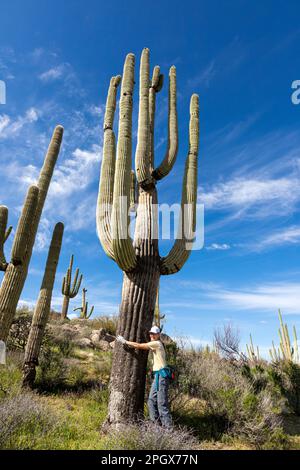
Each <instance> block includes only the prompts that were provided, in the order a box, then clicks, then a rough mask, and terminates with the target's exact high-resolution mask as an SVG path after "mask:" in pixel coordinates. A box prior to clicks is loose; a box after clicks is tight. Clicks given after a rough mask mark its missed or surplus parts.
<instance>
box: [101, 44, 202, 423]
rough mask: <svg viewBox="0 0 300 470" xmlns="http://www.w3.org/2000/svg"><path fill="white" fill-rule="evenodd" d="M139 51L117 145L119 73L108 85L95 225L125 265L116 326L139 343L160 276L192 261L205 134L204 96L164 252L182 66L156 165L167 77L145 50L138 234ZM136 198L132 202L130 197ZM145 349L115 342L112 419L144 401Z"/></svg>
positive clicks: (134, 412)
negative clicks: (162, 188) (163, 202)
mask: <svg viewBox="0 0 300 470" xmlns="http://www.w3.org/2000/svg"><path fill="white" fill-rule="evenodd" d="M134 65H135V57H134V55H133V54H128V55H127V57H126V60H125V64H124V70H123V77H122V85H121V96H120V112H119V133H118V143H117V149H116V143H115V134H114V131H113V122H114V114H115V109H116V95H117V88H118V85H119V84H120V81H121V77H120V76H116V77H113V78H112V79H111V81H110V86H109V90H108V96H107V102H106V112H105V117H104V145H103V159H102V167H101V176H100V184H99V194H98V202H97V214H96V219H97V232H98V236H99V239H100V242H101V244H102V247H103V249H104V251H105V252H106V254H107V255H108V256H109V257H110V258H112V259H113V260H114V261H115V262H116V263H117V264H118V265H119V267H120V268H121V269H122V271H123V272H124V280H123V290H122V303H121V306H120V315H119V321H118V328H117V333H118V334H120V335H123V336H124V337H125V338H126V339H128V340H131V341H137V342H144V341H145V340H147V331H148V330H149V329H150V327H151V325H152V320H153V314H154V306H155V299H156V293H157V288H158V283H159V277H160V275H167V274H172V273H175V272H177V271H179V270H180V269H181V268H182V266H183V265H184V263H185V262H186V260H187V258H188V256H189V253H190V250H191V247H192V241H193V238H194V231H195V227H196V196H197V160H198V158H197V156H198V140H199V122H198V121H199V116H198V115H199V109H198V96H197V95H192V98H191V102H190V127H189V149H188V155H187V159H186V165H185V173H184V178H183V189H182V200H181V205H182V209H183V210H182V211H181V218H180V222H179V229H178V236H177V238H176V241H175V244H174V246H173V248H172V249H171V251H170V253H169V254H168V255H167V256H165V257H163V258H161V257H160V255H159V249H158V239H157V238H158V237H157V224H158V214H157V191H156V183H157V181H158V180H161V179H162V178H164V177H165V176H167V175H168V174H169V173H170V171H171V169H172V167H173V165H174V163H175V159H176V155H177V149H178V131H177V127H178V125H177V108H176V69H175V67H171V69H170V73H169V124H168V146H167V151H166V154H165V157H164V159H163V160H162V163H161V164H160V165H158V166H157V167H155V164H154V148H155V146H154V118H155V108H156V94H157V93H158V92H159V91H160V89H161V87H162V84H163V76H162V75H161V73H160V69H159V67H158V66H156V67H155V68H154V70H153V75H152V80H150V65H149V50H148V49H144V50H143V52H142V56H141V63H140V93H139V119H138V137H137V148H136V154H135V173H136V180H137V185H138V202H137V214H136V226H135V234H134V240H133V242H132V240H131V239H130V235H129V233H128V227H127V224H128V219H129V209H130V202H132V198H130V194H132V190H131V188H132V179H131V178H132V176H131V172H132V161H131V152H132V106H133V98H132V96H133V86H134ZM131 205H132V204H131ZM146 364H147V351H145V350H138V351H135V350H127V349H126V348H124V347H123V346H122V345H121V344H119V343H116V346H115V349H114V359H113V365H112V371H111V379H110V401H109V415H108V420H107V423H114V424H115V423H118V422H121V421H124V420H126V419H134V418H136V416H138V415H139V414H141V413H142V410H143V406H144V390H145V371H146Z"/></svg>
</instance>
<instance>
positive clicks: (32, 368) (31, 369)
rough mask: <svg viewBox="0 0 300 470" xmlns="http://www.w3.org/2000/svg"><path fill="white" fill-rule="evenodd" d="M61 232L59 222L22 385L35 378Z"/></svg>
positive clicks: (48, 262) (26, 358)
mask: <svg viewBox="0 0 300 470" xmlns="http://www.w3.org/2000/svg"><path fill="white" fill-rule="evenodd" d="M63 232H64V225H63V224H62V223H61V222H59V223H58V224H56V226H55V228H54V230H53V235H52V240H51V244H50V248H49V252H48V258H47V262H46V267H45V273H44V277H43V281H42V285H41V289H40V293H39V297H38V301H37V304H36V307H35V310H34V314H33V318H32V323H31V327H30V331H29V336H28V340H27V344H26V348H25V356H24V363H23V385H24V386H29V387H32V386H33V383H34V380H35V374H36V366H37V365H38V358H39V353H40V349H41V345H42V340H43V336H44V332H45V328H46V324H47V321H48V317H49V313H50V307H51V298H52V291H53V285H54V281H55V274H56V268H57V265H58V260H59V254H60V250H61V244H62V237H63Z"/></svg>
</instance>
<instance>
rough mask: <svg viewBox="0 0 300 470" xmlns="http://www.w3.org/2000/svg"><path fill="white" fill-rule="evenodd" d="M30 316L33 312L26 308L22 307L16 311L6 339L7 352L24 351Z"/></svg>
mask: <svg viewBox="0 0 300 470" xmlns="http://www.w3.org/2000/svg"><path fill="white" fill-rule="evenodd" d="M32 315H33V312H32V311H31V310H29V309H28V308H25V307H22V308H21V309H18V310H17V313H16V316H15V318H14V320H13V323H12V326H11V329H10V332H9V336H8V339H7V347H8V349H9V350H11V351H15V350H22V351H24V350H25V346H26V343H27V338H28V335H29V330H30V326H31V321H32Z"/></svg>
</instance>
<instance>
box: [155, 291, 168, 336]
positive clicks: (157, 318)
mask: <svg viewBox="0 0 300 470" xmlns="http://www.w3.org/2000/svg"><path fill="white" fill-rule="evenodd" d="M165 317H166V315H161V313H160V308H159V287H158V289H157V294H156V302H155V309H154V325H156V326H158V327H159V328H160V329H161V331H162V324H161V320H164V318H165Z"/></svg>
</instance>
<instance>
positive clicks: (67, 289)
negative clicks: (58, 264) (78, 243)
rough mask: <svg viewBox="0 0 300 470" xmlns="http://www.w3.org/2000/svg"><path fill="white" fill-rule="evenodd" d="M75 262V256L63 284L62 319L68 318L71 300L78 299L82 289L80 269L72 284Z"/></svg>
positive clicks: (77, 269) (76, 272)
mask: <svg viewBox="0 0 300 470" xmlns="http://www.w3.org/2000/svg"><path fill="white" fill-rule="evenodd" d="M73 261H74V255H72V256H71V259H70V264H69V267H68V270H67V273H66V275H65V277H64V278H63V283H62V294H63V296H64V300H63V306H62V312H61V316H62V318H67V315H68V308H69V302H70V299H73V298H74V297H76V295H77V294H78V291H79V289H80V284H81V281H82V274H81V275H80V277H79V279H78V276H79V268H76V271H75V277H74V280H73V284H72V269H73Z"/></svg>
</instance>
